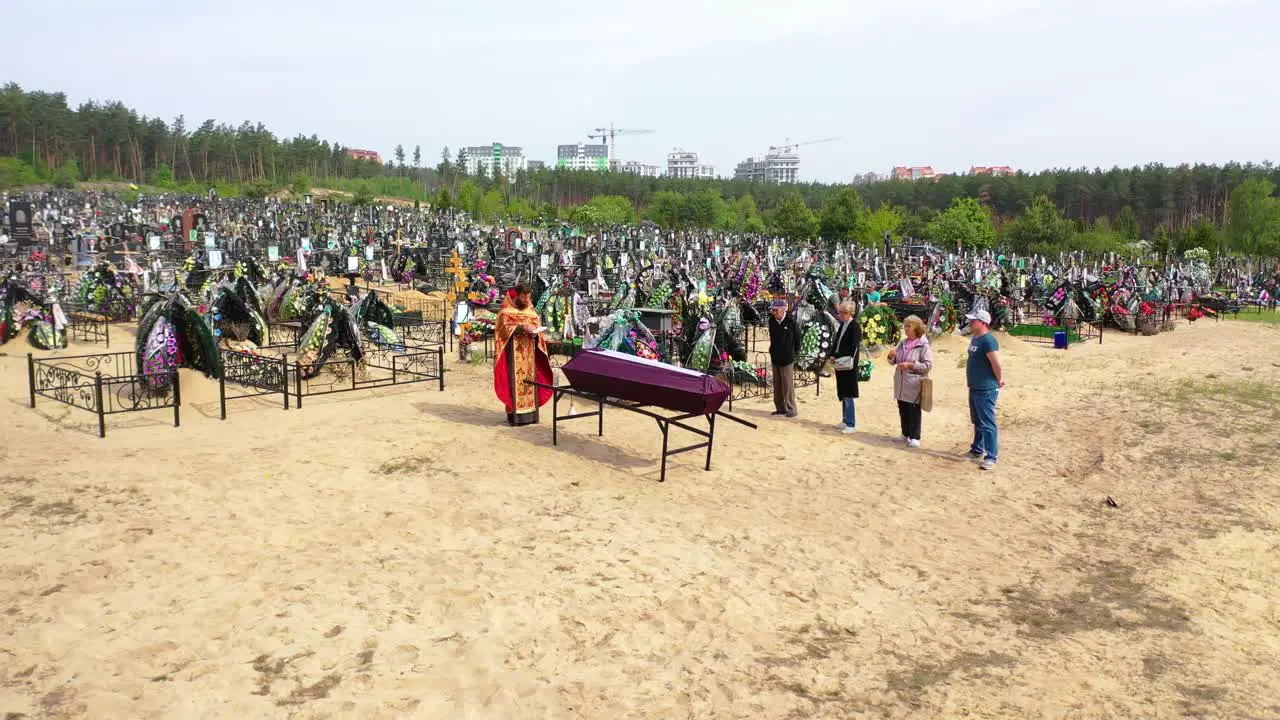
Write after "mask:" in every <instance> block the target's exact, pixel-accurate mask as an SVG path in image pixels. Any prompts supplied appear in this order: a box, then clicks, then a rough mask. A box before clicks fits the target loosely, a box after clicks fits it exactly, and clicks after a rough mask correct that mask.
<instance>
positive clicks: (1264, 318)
mask: <svg viewBox="0 0 1280 720" xmlns="http://www.w3.org/2000/svg"><path fill="white" fill-rule="evenodd" d="M1222 318H1223V319H1224V320H1239V321H1240V322H1247V323H1261V324H1263V325H1280V310H1263V311H1262V312H1252V311H1250V310H1242V311H1241V312H1240V314H1239V315H1223V316H1222Z"/></svg>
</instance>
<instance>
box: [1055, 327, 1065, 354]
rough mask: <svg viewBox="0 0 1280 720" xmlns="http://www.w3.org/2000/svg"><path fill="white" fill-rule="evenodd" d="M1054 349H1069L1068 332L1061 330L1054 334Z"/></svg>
mask: <svg viewBox="0 0 1280 720" xmlns="http://www.w3.org/2000/svg"><path fill="white" fill-rule="evenodd" d="M1053 347H1054V349H1055V350H1066V349H1067V331H1066V330H1059V331H1057V332H1055V333H1054V334H1053Z"/></svg>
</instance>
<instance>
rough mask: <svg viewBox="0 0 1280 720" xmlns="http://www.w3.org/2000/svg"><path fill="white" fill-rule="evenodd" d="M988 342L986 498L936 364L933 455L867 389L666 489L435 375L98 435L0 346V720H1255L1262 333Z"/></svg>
mask: <svg viewBox="0 0 1280 720" xmlns="http://www.w3.org/2000/svg"><path fill="white" fill-rule="evenodd" d="M121 334H123V333H121ZM113 337H115V338H116V341H115V342H113V348H115V349H123V348H118V347H117V346H119V345H124V341H123V340H121V339H120V335H117V334H116V333H114V332H113ZM1000 339H1001V341H1002V343H1003V344H1004V346H1005V348H1006V355H1007V364H1008V367H1009V370H1008V372H1009V377H1010V380H1011V387H1010V388H1009V390H1008V391H1007V392H1006V393H1005V394H1004V397H1002V398H1001V400H1000V422H1001V425H1002V438H1001V439H1002V459H1001V463H1000V466H999V468H998V469H997V470H996V471H995V472H991V473H984V472H982V471H980V470H978V469H977V468H976V467H975V466H974V465H972V464H970V463H967V462H964V461H963V460H960V459H957V453H959V452H961V451H963V450H964V449H965V447H966V446H967V442H968V439H969V436H970V430H969V428H968V426H967V411H966V406H965V395H964V389H963V370H962V369H961V368H960V366H959V360H960V358H961V357H962V356H963V347H964V342H965V341H964V340H962V339H960V338H947V339H944V340H941V341H939V342H938V343H937V350H938V363H937V372H936V386H937V404H938V407H937V408H936V410H935V412H933V413H932V414H929V415H927V416H926V418H925V448H924V449H923V450H921V451H908V450H906V449H904V448H900V447H897V446H895V445H892V444H891V443H890V442H889V437H890V436H892V435H895V434H896V430H897V428H896V423H897V416H896V410H895V407H894V405H893V402H892V399H891V395H890V387H891V375H890V373H889V372H887V370H886V368H885V366H884V365H880V366H879V367H877V369H876V372H875V377H874V378H873V379H872V381H871V383H870V384H869V385H868V386H864V387H863V399H862V400H861V401H860V402H859V407H858V414H859V418H860V432H859V433H858V434H856V435H853V436H849V437H845V436H842V435H840V434H839V433H838V432H837V430H836V429H835V423H836V422H837V421H838V417H839V409H838V405H837V401H836V399H835V397H834V389H833V387H832V386H830V385H828V386H826V387H824V389H823V393H822V396H821V397H820V398H817V397H814V391H813V389H812V388H807V389H801V390H800V391H799V396H800V400H801V417H800V418H798V419H796V420H793V421H787V420H778V419H774V418H771V417H769V416H768V412H769V411H770V410H771V409H772V405H771V404H770V403H769V402H768V401H762V400H754V401H749V402H745V403H739V404H736V412H738V413H739V414H741V415H742V416H744V417H746V418H749V419H751V420H753V421H756V422H758V423H759V424H760V429H759V430H758V431H752V430H749V429H747V428H744V427H740V426H737V425H734V424H732V423H728V422H722V423H721V424H720V426H719V428H718V429H719V433H718V435H717V449H716V454H715V461H714V466H713V469H712V470H711V472H704V471H703V470H702V469H701V467H700V466H699V463H698V457H697V456H696V455H685V456H681V457H680V458H679V459H677V461H676V462H675V463H674V465H673V467H672V469H671V472H670V476H669V478H668V481H667V482H666V483H665V484H660V483H658V482H656V479H657V462H656V453H657V449H658V447H659V445H660V435H659V434H658V432H657V430H656V428H655V427H654V426H653V424H652V422H651V421H649V420H646V419H644V418H641V417H638V416H633V415H630V414H628V413H623V412H621V411H613V412H609V413H608V414H607V418H606V434H605V437H604V438H603V439H599V438H596V437H595V436H594V434H593V433H591V432H590V429H591V428H590V424H591V421H580V423H579V424H578V425H577V426H576V427H575V426H574V425H572V424H571V425H569V426H568V429H566V430H565V431H564V432H563V433H562V435H561V445H560V447H558V448H552V447H551V428H550V427H549V425H548V424H544V425H542V426H540V427H527V428H518V429H511V428H507V427H505V425H504V424H503V416H502V414H501V412H500V408H499V406H498V405H497V404H496V401H495V400H494V399H493V396H492V392H491V384H490V376H489V374H488V373H489V369H488V368H486V367H474V366H459V365H457V363H453V364H452V366H451V371H450V372H449V375H448V388H447V390H446V391H445V392H444V393H439V392H437V391H436V390H435V389H434V388H433V387H426V386H416V387H410V388H397V389H394V390H386V391H380V392H375V393H374V394H365V395H346V396H334V397H330V398H323V399H311V400H308V402H307V403H306V406H305V407H304V408H303V409H302V410H289V411H287V412H286V411H283V410H281V409H279V406H278V404H276V403H277V402H278V401H274V400H273V401H266V400H263V401H258V400H241V401H237V402H235V403H234V404H233V405H232V407H231V410H230V416H229V418H228V420H226V421H220V420H218V419H217V404H216V386H215V385H214V384H213V383H212V382H210V381H207V380H203V379H201V378H198V377H187V378H185V379H184V388H183V394H184V396H185V400H186V406H185V407H184V412H183V422H182V427H181V428H179V429H175V428H173V427H172V426H171V424H168V423H170V422H171V418H170V416H169V415H168V414H167V413H166V412H160V413H150V414H137V415H126V416H117V417H115V418H113V419H111V420H110V424H109V427H108V436H107V438H106V439H105V440H100V439H98V438H97V437H96V436H95V435H94V432H93V431H94V427H93V426H94V419H93V417H92V416H91V415H89V414H88V413H85V412H83V411H80V410H72V409H69V408H67V407H65V406H60V405H57V404H55V403H53V402H52V401H46V400H41V401H40V403H39V405H38V407H37V409H35V410H31V409H28V408H27V407H26V369H25V361H24V359H23V358H22V355H24V354H25V353H26V351H27V348H26V346H25V344H23V343H22V341H15V342H12V343H10V344H9V345H7V346H5V347H4V348H3V350H4V351H5V352H6V353H7V356H5V357H0V403H2V405H0V407H3V408H4V410H3V412H4V417H5V418H6V419H7V422H6V423H5V424H4V429H3V431H0V433H2V434H0V438H2V440H0V717H3V718H6V719H7V720H15V719H17V718H82V717H83V718H338V717H342V718H347V717H353V718H401V717H406V718H409V717H412V718H418V717H420V718H502V719H511V718H520V719H524V718H608V719H610V720H616V719H620V718H646V719H647V718H851V717H891V718H897V717H904V718H939V717H947V718H950V717H980V718H1113V717H1114V718H1136V717H1150V718H1173V717H1186V716H1194V717H1206V718H1208V717H1212V718H1274V717H1278V716H1280V673H1277V671H1276V668H1277V667H1280V603H1278V602H1277V601H1276V587H1280V559H1278V557H1280V556H1278V555H1277V549H1280V546H1278V544H1280V532H1278V530H1277V528H1280V486H1278V485H1277V473H1276V470H1277V467H1280V460H1278V459H1280V431H1277V422H1278V420H1280V409H1278V408H1280V404H1277V401H1280V382H1278V381H1280V362H1278V361H1277V358H1280V329H1276V328H1273V327H1259V326H1248V325H1244V324H1237V323H1229V322H1223V323H1221V324H1213V323H1211V322H1203V321H1202V322H1200V323H1197V324H1196V325H1194V326H1187V325H1185V324H1184V325H1182V326H1181V327H1179V328H1178V329H1177V331H1175V332H1173V333H1171V334H1166V335H1161V336H1159V337H1156V338H1142V337H1125V336H1121V335H1118V334H1117V335H1111V334H1109V335H1107V336H1106V338H1105V342H1104V343H1103V344H1102V345H1100V346H1099V345H1089V346H1077V347H1075V348H1073V349H1071V350H1070V351H1069V352H1055V351H1053V350H1050V349H1045V348H1043V347H1038V346H1030V345H1026V344H1024V343H1022V342H1021V341H1018V340H1014V339H1011V338H1008V337H1006V336H1000ZM1224 359H1229V362H1224ZM548 422H549V420H548ZM1108 496H1109V497H1111V498H1113V499H1114V500H1115V501H1116V502H1117V504H1118V507H1111V506H1109V505H1107V504H1106V503H1105V499H1106V498H1107V497H1108Z"/></svg>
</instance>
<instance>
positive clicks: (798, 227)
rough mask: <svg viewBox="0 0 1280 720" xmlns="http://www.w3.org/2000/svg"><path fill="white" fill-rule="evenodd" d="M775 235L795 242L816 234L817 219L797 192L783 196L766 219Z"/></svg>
mask: <svg viewBox="0 0 1280 720" xmlns="http://www.w3.org/2000/svg"><path fill="white" fill-rule="evenodd" d="M766 222H767V225H768V227H769V229H770V230H771V231H772V232H773V233H774V234H776V235H779V236H781V237H785V238H792V239H795V240H808V239H810V238H812V237H813V236H814V235H817V234H818V217H817V216H816V215H814V214H813V211H812V210H810V209H809V206H808V205H806V204H805V202H804V198H803V197H801V196H800V193H798V192H790V193H788V194H787V195H785V196H783V198H782V202H780V203H779V204H778V207H777V209H775V210H774V211H773V212H771V213H769V215H768V217H767V218H766Z"/></svg>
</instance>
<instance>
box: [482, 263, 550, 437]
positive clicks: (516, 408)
mask: <svg viewBox="0 0 1280 720" xmlns="http://www.w3.org/2000/svg"><path fill="white" fill-rule="evenodd" d="M532 296H533V291H532V289H530V288H529V286H528V285H525V284H524V283H520V284H519V285H517V286H516V287H515V288H513V289H511V290H508V291H507V296H506V297H505V298H503V299H502V310H501V311H499V312H498V321H497V323H496V324H495V328H494V332H495V334H496V336H497V337H496V338H495V339H496V340H497V343H498V345H497V351H498V357H497V361H496V362H495V363H494V367H493V391H494V393H496V394H497V396H498V399H499V400H501V401H502V404H503V405H505V406H506V408H507V423H508V424H509V425H532V424H533V423H536V422H538V408H539V407H541V406H543V405H545V404H547V401H548V400H550V399H551V396H552V394H553V393H552V391H551V390H548V389H546V388H541V387H536V386H534V385H530V384H528V383H527V382H525V381H526V380H536V381H537V382H540V383H543V384H545V385H551V384H552V380H553V377H552V374H551V356H550V354H548V353H547V340H546V337H545V335H544V333H543V332H540V330H543V328H540V327H539V324H540V322H539V319H538V311H537V310H536V309H534V307H533V297H532Z"/></svg>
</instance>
